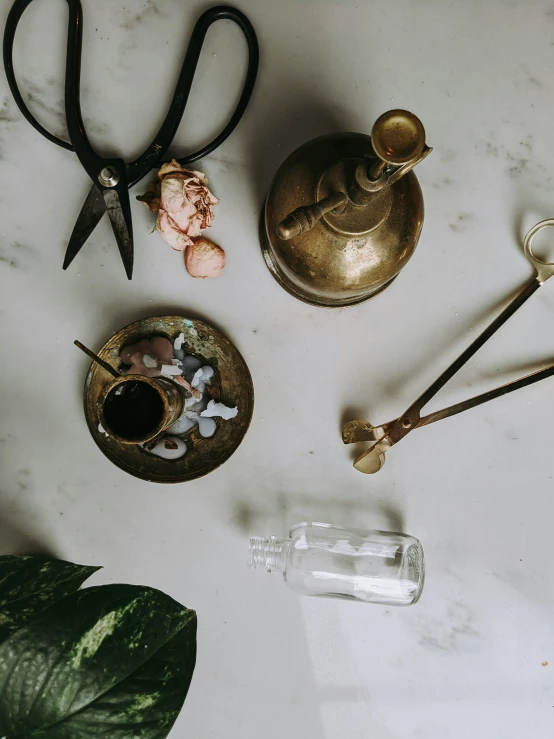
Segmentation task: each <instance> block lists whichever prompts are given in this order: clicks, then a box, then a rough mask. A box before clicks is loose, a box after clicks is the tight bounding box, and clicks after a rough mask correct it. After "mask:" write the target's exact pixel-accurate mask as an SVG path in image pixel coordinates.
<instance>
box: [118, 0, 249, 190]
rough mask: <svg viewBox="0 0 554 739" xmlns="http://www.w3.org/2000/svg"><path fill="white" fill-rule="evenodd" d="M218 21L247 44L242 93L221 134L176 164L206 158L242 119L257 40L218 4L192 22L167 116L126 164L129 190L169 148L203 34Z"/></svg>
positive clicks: (236, 13)
mask: <svg viewBox="0 0 554 739" xmlns="http://www.w3.org/2000/svg"><path fill="white" fill-rule="evenodd" d="M219 20H230V21H233V22H234V23H236V24H237V25H238V27H239V28H240V29H241V31H242V32H243V34H244V37H245V39H246V43H247V45H248V67H247V70H246V77H245V80H244V85H243V88H242V93H241V96H240V99H239V101H238V103H237V107H236V108H235V110H234V112H233V114H232V116H231V118H230V119H229V121H228V123H227V125H226V126H225V127H224V128H223V130H222V131H221V133H220V134H219V135H218V136H216V137H215V139H213V141H210V143H209V144H206V146H204V147H202V149H199V150H198V151H195V152H194V153H192V154H187V155H186V156H184V157H181V158H180V159H178V160H177V161H178V162H179V163H180V164H191V163H192V162H195V161H197V160H198V159H201V158H202V157H205V156H207V155H208V154H210V153H211V152H212V151H214V150H215V149H217V148H218V146H220V145H221V144H222V143H223V142H224V141H225V139H226V138H227V137H228V136H229V135H230V134H231V133H232V132H233V131H234V129H235V128H236V126H237V124H238V122H239V121H240V119H241V118H242V116H243V114H244V111H245V110H246V106H247V105H248V102H249V100H250V97H251V95H252V91H253V89H254V83H255V82H256V75H257V73H258V64H259V48H258V40H257V38H256V32H255V31H254V28H253V26H252V24H251V23H250V21H249V20H248V18H247V17H246V16H245V15H244V13H241V11H240V10H237V9H236V8H232V7H230V6H227V5H219V6H216V7H214V8H209V9H208V10H206V11H205V12H204V13H202V15H201V16H200V18H199V19H198V20H197V21H196V24H195V26H194V28H193V30H192V34H191V37H190V41H189V45H188V48H187V52H186V54H185V59H184V61H183V66H182V67H181V73H180V75H179V79H178V81H177V86H176V88H175V94H174V96H173V100H172V102H171V105H170V107H169V111H168V113H167V116H166V118H165V120H164V122H163V123H162V125H161V128H160V130H159V131H158V133H157V134H156V136H155V138H154V140H153V141H152V143H151V144H150V146H149V147H148V149H146V151H145V152H144V154H142V155H141V156H140V157H138V159H135V161H134V162H132V163H131V164H129V165H127V179H128V182H129V187H130V186H131V185H134V184H135V183H136V182H138V181H139V180H141V179H142V178H143V177H144V176H145V175H146V174H147V173H148V172H149V171H150V170H151V169H153V168H154V167H156V166H157V165H158V164H159V162H160V161H161V159H162V158H163V155H164V154H165V152H166V151H167V150H168V148H169V147H170V145H171V142H172V141H173V139H174V137H175V134H176V133H177V129H178V128H179V124H180V123H181V118H182V117H183V113H184V111H185V107H186V104H187V101H188V97H189V93H190V89H191V87H192V82H193V79H194V75H195V72H196V67H197V65H198V60H199V58H200V53H201V51H202V45H203V43H204V39H205V38H206V33H207V32H208V29H209V28H210V26H211V25H212V24H213V23H215V22H216V21H219Z"/></svg>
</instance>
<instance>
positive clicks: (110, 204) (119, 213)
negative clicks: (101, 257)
mask: <svg viewBox="0 0 554 739" xmlns="http://www.w3.org/2000/svg"><path fill="white" fill-rule="evenodd" d="M103 195H104V200H105V202H106V208H107V210H108V215H109V217H110V221H111V222H112V229H113V232H114V236H115V240H116V241H117V246H118V248H119V253H120V254H121V259H122V260H123V266H124V267H125V272H126V273H127V277H128V278H129V280H130V279H132V277H133V226H132V222H131V204H130V202H129V191H128V190H127V187H126V186H125V187H118V188H117V189H115V188H113V189H110V190H104V192H103Z"/></svg>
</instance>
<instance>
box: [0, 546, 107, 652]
mask: <svg viewBox="0 0 554 739" xmlns="http://www.w3.org/2000/svg"><path fill="white" fill-rule="evenodd" d="M99 569H100V567H86V566H84V565H76V564H73V563H72V562H64V561H62V560H58V559H48V558H47V557H11V556H9V557H0V642H1V641H3V640H4V639H6V638H7V637H8V636H9V635H10V634H12V633H13V632H14V631H16V630H17V629H19V628H20V627H21V626H23V625H24V624H26V623H27V621H29V620H30V619H31V618H33V616H35V615H36V614H37V613H40V611H43V610H44V609H45V608H48V606H50V605H52V603H55V602H56V601H57V600H59V599H60V598H63V597H65V596H66V595H69V594H70V593H74V592H75V591H76V590H78V589H79V588H80V587H81V585H82V584H83V582H84V581H85V580H86V579H87V577H90V576H91V575H92V574H93V573H94V572H96V571H97V570H99Z"/></svg>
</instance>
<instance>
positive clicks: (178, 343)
mask: <svg viewBox="0 0 554 739" xmlns="http://www.w3.org/2000/svg"><path fill="white" fill-rule="evenodd" d="M184 340H185V334H184V333H183V332H181V333H180V334H179V336H178V337H177V338H176V339H175V341H174V342H173V348H174V349H177V351H181V347H182V346H183V341H184Z"/></svg>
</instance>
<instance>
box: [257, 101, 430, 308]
mask: <svg viewBox="0 0 554 739" xmlns="http://www.w3.org/2000/svg"><path fill="white" fill-rule="evenodd" d="M403 122H404V123H403ZM403 133H405V135H404V136H403V135H402V134H403ZM372 136H373V139H374V141H375V147H374V146H373V145H372V137H371V136H367V135H365V134H359V133H342V134H332V135H328V136H321V137H320V138H317V139H313V140H312V141H309V142H307V143H306V144H304V145H303V146H301V147H300V148H299V149H297V150H296V151H294V152H293V153H292V154H291V155H290V156H289V157H288V158H287V159H286V160H285V162H284V163H283V164H282V165H281V167H280V169H279V170H278V172H277V174H276V175H275V178H274V180H273V183H272V185H271V188H270V190H269V193H268V196H267V198H266V201H265V205H264V209H263V213H262V219H261V224H260V226H261V229H260V230H261V234H260V236H261V244H262V250H263V254H264V257H265V260H266V263H267V266H268V267H269V269H270V270H271V272H272V274H273V276H274V277H275V278H276V279H277V281H278V282H279V283H280V284H281V285H282V287H284V288H285V290H287V291H288V292H289V293H291V294H292V295H294V296H295V297H297V298H299V299H300V300H303V301H305V302H307V303H311V304H313V305H320V306H326V307H339V306H346V305H353V304H355V303H359V302H362V301H364V300H367V299H369V298H371V297H373V296H374V295H376V294H378V293H379V292H381V291H382V290H383V289H384V288H385V287H387V285H389V284H390V283H391V282H392V280H394V278H395V277H396V276H397V274H398V273H399V272H400V270H401V269H402V267H404V265H405V264H406V263H407V262H408V260H409V259H410V257H411V256H412V254H413V252H414V250H415V247H416V245H417V242H418V239H419V235H420V233H421V228H422V225H423V197H422V194H421V189H420V187H419V183H418V181H417V178H416V176H415V175H414V174H413V172H411V171H410V170H411V169H412V168H413V166H415V164H416V163H417V162H419V161H421V159H422V158H423V157H424V156H426V155H427V154H428V153H429V152H430V151H431V150H430V149H429V147H427V146H425V132H424V129H423V126H422V125H421V123H420V121H419V120H418V119H417V118H416V117H415V116H413V115H412V114H411V113H407V112H406V111H390V112H389V113H386V114H384V115H383V116H381V118H380V119H379V120H378V122H377V123H376V125H375V126H374V129H373V131H372ZM375 149H377V150H378V151H379V153H380V154H381V156H382V158H379V157H377V156H376V153H375ZM383 155H384V156H383ZM385 156H386V159H385V158H384V157H385Z"/></svg>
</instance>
